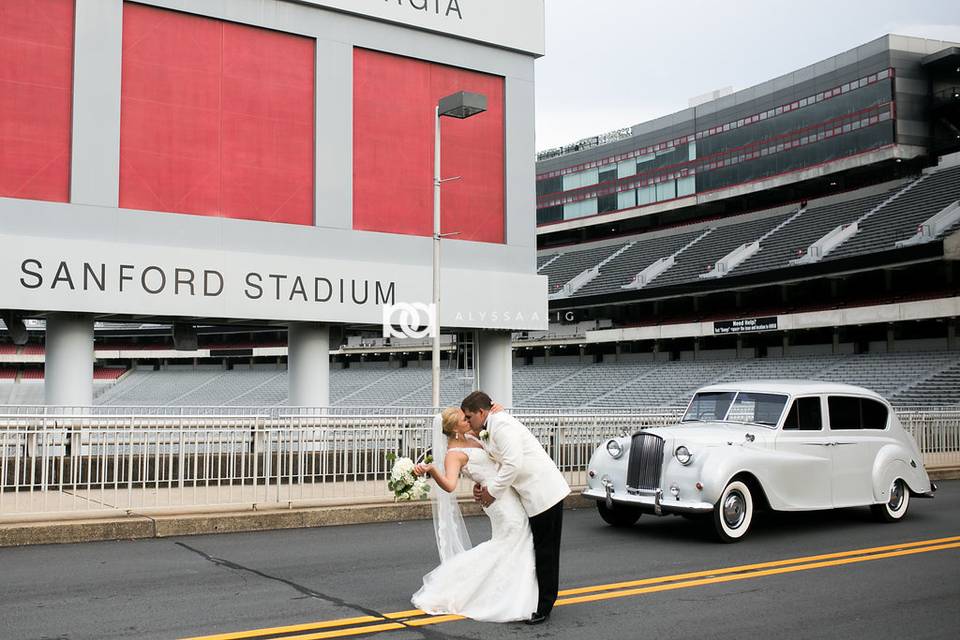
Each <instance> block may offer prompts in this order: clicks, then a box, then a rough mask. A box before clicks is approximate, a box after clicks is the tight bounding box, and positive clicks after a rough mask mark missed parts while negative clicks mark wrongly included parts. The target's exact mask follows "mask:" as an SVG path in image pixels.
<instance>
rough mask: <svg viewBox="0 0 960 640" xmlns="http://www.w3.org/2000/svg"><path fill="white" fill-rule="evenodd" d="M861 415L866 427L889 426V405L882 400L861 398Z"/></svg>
mask: <svg viewBox="0 0 960 640" xmlns="http://www.w3.org/2000/svg"><path fill="white" fill-rule="evenodd" d="M860 417H861V425H862V426H863V428H864V429H881V430H882V429H886V428H887V406H886V405H885V404H883V403H882V402H877V401H876V400H870V399H869V398H861V399H860Z"/></svg>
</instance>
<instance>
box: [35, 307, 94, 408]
mask: <svg viewBox="0 0 960 640" xmlns="http://www.w3.org/2000/svg"><path fill="white" fill-rule="evenodd" d="M44 379H45V380H44V382H45V384H44V389H43V392H44V402H45V403H46V404H47V405H71V406H90V405H92V404H93V316H88V315H83V314H74V313H52V314H50V315H49V316H47V336H46V366H45V372H44Z"/></svg>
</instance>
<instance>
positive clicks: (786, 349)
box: [783, 331, 790, 356]
mask: <svg viewBox="0 0 960 640" xmlns="http://www.w3.org/2000/svg"><path fill="white" fill-rule="evenodd" d="M783 355H784V356H788V355H790V332H789V331H784V332H783Z"/></svg>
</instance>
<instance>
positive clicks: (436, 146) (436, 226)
mask: <svg viewBox="0 0 960 640" xmlns="http://www.w3.org/2000/svg"><path fill="white" fill-rule="evenodd" d="M434 113H435V114H436V117H435V118H434V124H435V126H436V130H435V132H434V136H433V313H434V319H435V324H434V327H433V355H432V358H431V368H432V370H433V387H432V388H433V396H432V400H431V402H432V404H431V405H430V406H431V407H433V408H434V409H437V408H439V407H440V106H439V105H438V106H437V108H436V110H435V112H434Z"/></svg>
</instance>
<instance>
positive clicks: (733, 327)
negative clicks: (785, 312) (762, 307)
mask: <svg viewBox="0 0 960 640" xmlns="http://www.w3.org/2000/svg"><path fill="white" fill-rule="evenodd" d="M776 330H777V317H776V316H769V317H766V318H743V319H740V320H718V321H717V322H714V323H713V333H714V335H723V334H725V333H752V332H754V331H776Z"/></svg>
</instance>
